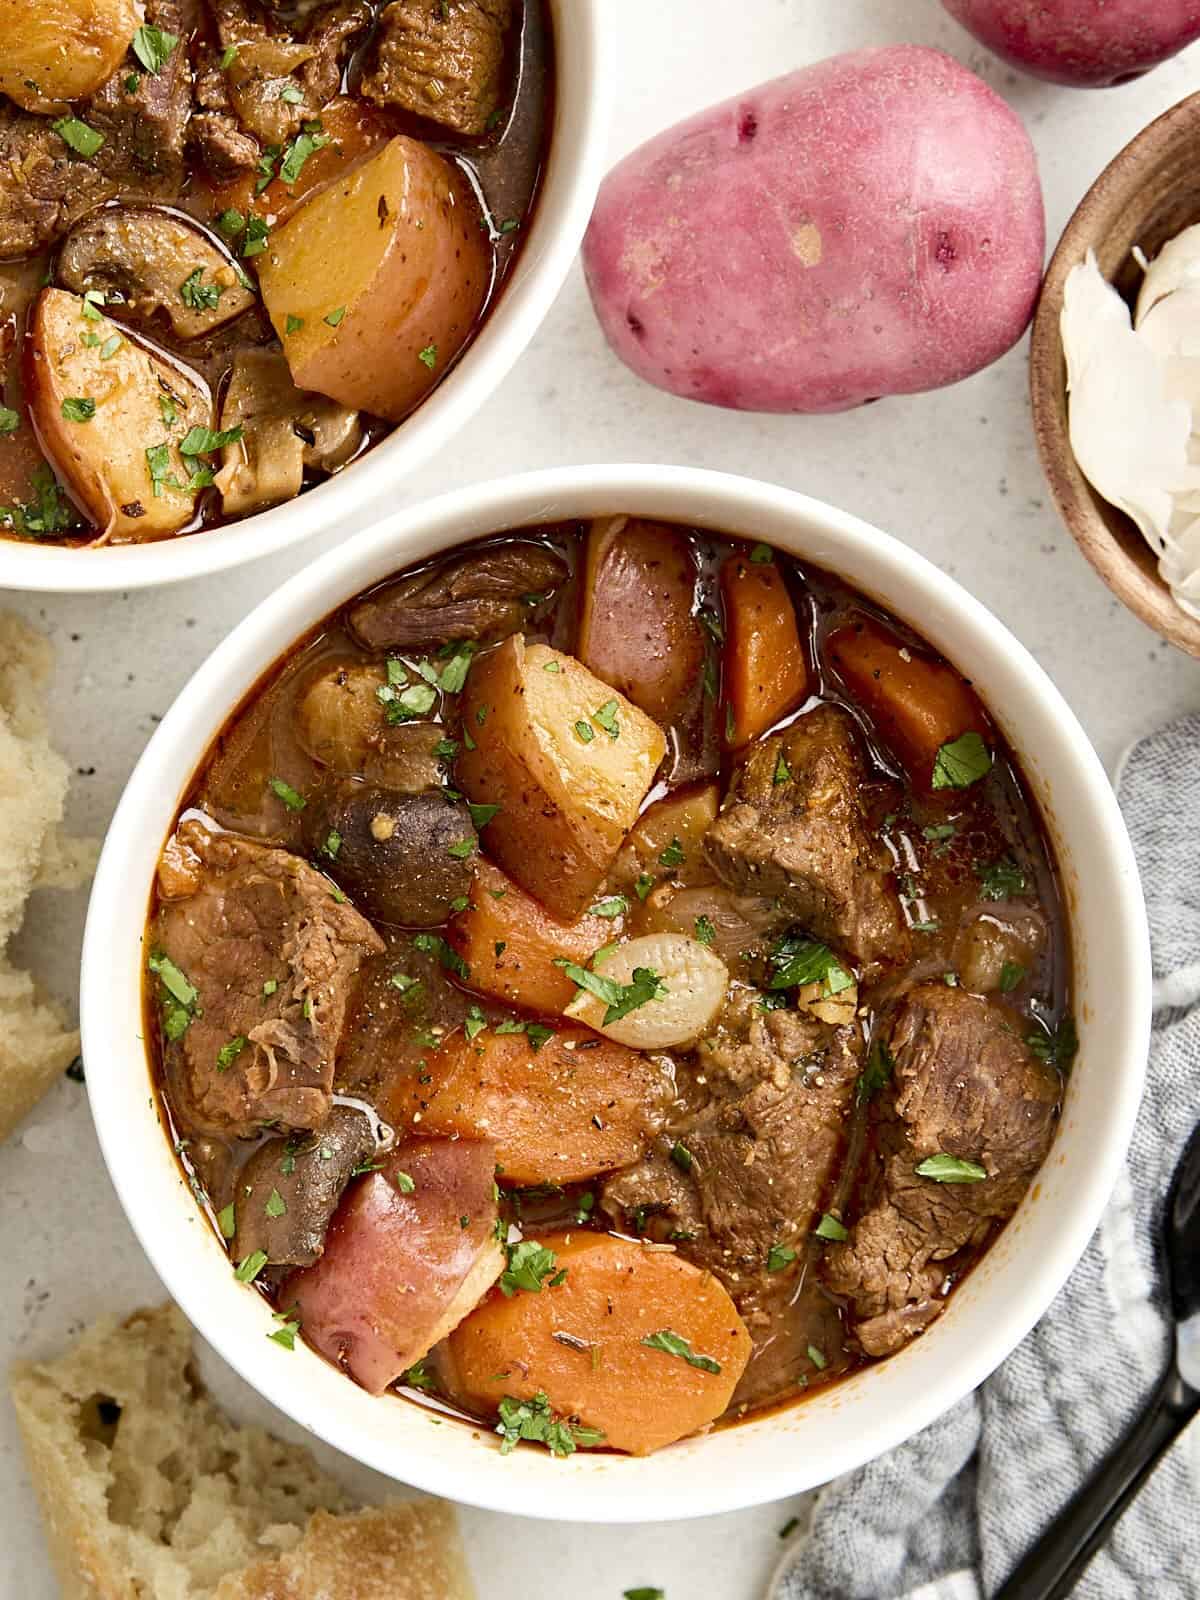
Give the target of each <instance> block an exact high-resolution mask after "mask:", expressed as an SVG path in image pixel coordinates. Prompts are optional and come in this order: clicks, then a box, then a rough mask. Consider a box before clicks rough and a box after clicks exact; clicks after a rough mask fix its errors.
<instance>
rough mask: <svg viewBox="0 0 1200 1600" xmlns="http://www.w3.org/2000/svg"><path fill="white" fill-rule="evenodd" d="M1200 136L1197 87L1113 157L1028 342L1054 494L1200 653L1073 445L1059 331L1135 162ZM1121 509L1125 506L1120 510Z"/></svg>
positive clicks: (1077, 222)
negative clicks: (1074, 285)
mask: <svg viewBox="0 0 1200 1600" xmlns="http://www.w3.org/2000/svg"><path fill="white" fill-rule="evenodd" d="M1185 131H1186V132H1187V133H1188V134H1189V135H1191V136H1192V137H1193V138H1196V137H1198V136H1200V92H1196V93H1194V94H1190V95H1188V96H1186V97H1185V98H1184V99H1183V100H1180V101H1178V102H1177V103H1176V104H1175V105H1173V106H1171V107H1169V108H1168V109H1167V110H1166V111H1164V112H1162V114H1161V115H1160V116H1158V117H1156V118H1155V119H1154V121H1153V122H1150V123H1148V124H1147V125H1146V127H1144V128H1143V129H1142V130H1141V132H1140V133H1138V134H1135V135H1134V137H1133V138H1132V139H1131V140H1130V141H1129V143H1128V144H1127V145H1125V146H1124V147H1123V148H1122V149H1121V150H1119V151H1118V152H1117V154H1116V155H1115V156H1114V157H1113V158H1112V160H1111V161H1110V162H1109V163H1108V165H1107V166H1106V167H1105V168H1104V170H1103V172H1101V173H1100V175H1099V177H1098V178H1097V179H1096V181H1095V182H1094V183H1093V184H1092V185H1091V187H1090V188H1089V189H1088V191H1087V193H1086V194H1085V195H1084V196H1083V198H1082V200H1080V202H1079V204H1078V205H1077V206H1076V208H1075V210H1074V211H1073V212H1072V214H1071V218H1070V220H1069V221H1068V223H1067V225H1066V227H1065V228H1064V229H1063V231H1062V234H1061V236H1060V238H1059V241H1058V244H1057V245H1056V246H1055V249H1054V253H1053V255H1052V256H1051V258H1050V264H1049V266H1048V267H1047V268H1046V273H1045V277H1044V278H1043V279H1042V287H1041V290H1040V292H1039V295H1038V301H1037V306H1036V308H1035V310H1034V315H1033V329H1032V333H1031V336H1030V345H1029V399H1030V408H1031V410H1032V414H1033V431H1034V438H1035V440H1036V441H1037V449H1038V455H1039V456H1040V458H1041V463H1042V470H1043V472H1044V474H1045V477H1046V481H1047V483H1048V485H1049V488H1050V494H1051V497H1052V498H1053V500H1054V504H1055V507H1056V508H1057V510H1058V514H1059V516H1060V518H1061V519H1062V522H1063V523H1064V525H1065V526H1066V528H1067V531H1068V532H1069V533H1070V535H1071V537H1072V538H1073V539H1074V540H1075V543H1076V544H1077V545H1078V546H1079V549H1080V551H1081V552H1082V554H1083V555H1084V556H1085V557H1086V559H1087V560H1088V562H1089V563H1090V564H1091V566H1092V567H1093V568H1094V569H1095V570H1096V572H1098V573H1099V575H1100V577H1101V578H1102V579H1103V580H1104V582H1105V584H1106V585H1107V586H1108V588H1109V589H1110V591H1111V592H1112V593H1113V594H1114V595H1116V597H1117V599H1118V600H1120V602H1121V603H1122V605H1124V606H1126V607H1127V608H1128V610H1130V611H1131V612H1132V613H1133V614H1134V616H1136V617H1137V618H1138V619H1139V620H1140V621H1141V622H1144V623H1145V624H1146V626H1147V627H1148V628H1151V629H1153V631H1154V632H1155V633H1156V634H1158V636H1159V637H1160V638H1162V639H1165V640H1166V641H1167V643H1168V644H1171V645H1174V646H1175V647H1176V649H1178V650H1182V651H1184V652H1185V653H1186V654H1187V655H1190V656H1197V657H1200V620H1197V619H1196V618H1194V617H1189V616H1188V614H1187V613H1186V612H1185V611H1184V610H1182V609H1181V607H1179V606H1178V605H1176V603H1175V601H1174V599H1173V598H1172V596H1171V591H1170V589H1169V588H1168V587H1167V585H1166V584H1165V583H1164V582H1163V580H1162V579H1161V578H1160V577H1159V575H1158V571H1157V562H1156V561H1155V559H1154V555H1153V552H1152V551H1151V550H1150V548H1149V546H1148V545H1145V542H1144V540H1142V535H1141V533H1140V532H1139V531H1138V529H1137V528H1136V527H1135V526H1134V524H1133V523H1132V521H1131V522H1130V523H1129V527H1130V529H1131V530H1132V537H1131V539H1130V543H1134V540H1136V541H1137V544H1136V546H1135V548H1137V549H1138V551H1139V554H1143V547H1144V554H1143V560H1142V561H1141V562H1139V561H1138V560H1137V559H1136V558H1135V557H1134V555H1133V554H1131V552H1130V550H1129V549H1128V548H1127V547H1126V545H1125V544H1124V543H1122V541H1121V540H1120V539H1119V538H1118V537H1117V536H1116V535H1115V534H1114V532H1113V530H1112V529H1111V528H1110V527H1109V525H1108V523H1107V522H1106V521H1105V519H1104V517H1103V516H1102V515H1101V514H1100V511H1099V509H1098V506H1097V501H1098V500H1099V499H1100V498H1101V497H1100V495H1099V494H1098V493H1097V491H1096V490H1094V489H1093V488H1092V486H1091V484H1090V483H1089V482H1088V480H1087V479H1086V478H1085V477H1084V475H1083V472H1082V470H1081V468H1080V466H1079V463H1078V462H1077V461H1076V459H1075V454H1074V451H1073V450H1072V449H1071V441H1070V436H1069V433H1068V431H1067V426H1066V416H1065V411H1064V410H1063V409H1062V407H1060V399H1063V398H1065V393H1066V389H1065V385H1066V376H1065V361H1064V356H1063V349H1062V337H1061V333H1060V317H1061V314H1062V303H1063V289H1064V286H1065V283H1066V279H1067V276H1068V274H1069V273H1070V271H1071V269H1072V268H1073V267H1075V266H1077V265H1078V264H1079V263H1080V262H1081V261H1083V259H1084V257H1085V256H1086V254H1087V251H1088V250H1089V249H1090V248H1092V247H1093V244H1094V239H1095V233H1096V223H1095V220H1094V213H1096V212H1100V213H1101V215H1102V217H1105V216H1107V215H1109V214H1111V213H1112V212H1113V211H1116V210H1119V209H1121V208H1122V200H1123V196H1124V195H1125V194H1126V193H1127V191H1128V189H1129V187H1130V184H1129V181H1128V180H1129V176H1130V169H1131V168H1132V169H1134V172H1136V169H1137V168H1138V167H1139V165H1140V164H1141V163H1142V162H1143V161H1144V160H1145V158H1146V156H1147V153H1148V152H1150V151H1153V150H1156V149H1158V148H1160V147H1166V146H1169V145H1171V144H1174V143H1175V142H1176V141H1177V140H1178V139H1179V138H1180V137H1181V134H1182V133H1183V132H1185ZM1118 514H1121V513H1118Z"/></svg>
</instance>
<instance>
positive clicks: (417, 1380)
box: [400, 1356, 437, 1393]
mask: <svg viewBox="0 0 1200 1600" xmlns="http://www.w3.org/2000/svg"><path fill="white" fill-rule="evenodd" d="M400 1382H401V1383H402V1384H404V1385H405V1387H406V1388H409V1389H420V1390H422V1391H423V1392H424V1393H428V1392H429V1391H430V1390H432V1389H436V1388H437V1384H436V1383H435V1382H434V1380H433V1378H432V1376H431V1375H430V1374H429V1373H428V1372H426V1370H425V1358H424V1356H422V1357H421V1359H420V1361H416V1362H414V1363H413V1365H412V1366H411V1367H409V1369H408V1371H407V1372H402V1373H401V1374H400Z"/></svg>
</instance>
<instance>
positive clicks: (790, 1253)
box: [767, 1244, 796, 1272]
mask: <svg viewBox="0 0 1200 1600" xmlns="http://www.w3.org/2000/svg"><path fill="white" fill-rule="evenodd" d="M795 1259H796V1252H795V1251H794V1250H793V1249H792V1247H791V1245H790V1244H773V1245H772V1246H771V1248H770V1249H769V1250H768V1251H767V1271H768V1272H782V1271H783V1269H784V1267H790V1266H791V1264H792V1262H793V1261H795Z"/></svg>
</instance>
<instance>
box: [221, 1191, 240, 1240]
mask: <svg viewBox="0 0 1200 1600" xmlns="http://www.w3.org/2000/svg"><path fill="white" fill-rule="evenodd" d="M217 1227H218V1228H220V1230H221V1237H222V1239H232V1238H233V1236H234V1234H235V1233H236V1232H237V1223H236V1221H235V1220H234V1213H233V1201H232V1200H231V1201H230V1202H229V1204H228V1205H227V1206H222V1207H221V1209H220V1211H218V1212H217Z"/></svg>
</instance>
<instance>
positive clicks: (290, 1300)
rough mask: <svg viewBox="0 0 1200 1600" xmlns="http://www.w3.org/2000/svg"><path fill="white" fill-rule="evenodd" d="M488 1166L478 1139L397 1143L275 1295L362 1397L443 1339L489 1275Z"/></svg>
mask: <svg viewBox="0 0 1200 1600" xmlns="http://www.w3.org/2000/svg"><path fill="white" fill-rule="evenodd" d="M495 1163H496V1152H495V1147H494V1146H493V1145H491V1144H487V1143H483V1142H479V1143H475V1144H468V1143H466V1142H465V1141H462V1140H450V1139H410V1140H408V1141H406V1142H405V1143H404V1144H401V1145H399V1146H398V1147H397V1148H396V1149H395V1150H393V1151H392V1152H391V1153H390V1154H389V1155H387V1156H385V1157H384V1158H383V1160H382V1164H381V1166H380V1170H379V1171H378V1172H370V1173H367V1174H366V1175H365V1176H363V1177H361V1178H359V1179H358V1180H357V1181H356V1182H354V1183H353V1184H352V1185H351V1187H350V1188H349V1189H348V1190H347V1192H346V1194H345V1195H344V1197H343V1199H342V1202H341V1204H340V1205H339V1207H338V1209H337V1211H336V1213H335V1215H334V1218H333V1221H332V1223H331V1224H330V1227H329V1232H328V1234H327V1235H326V1238H325V1253H324V1255H323V1256H322V1257H321V1259H320V1260H319V1261H318V1262H317V1263H316V1264H315V1265H314V1266H311V1267H304V1268H302V1269H301V1270H300V1271H299V1272H294V1273H293V1274H292V1275H291V1277H290V1278H288V1279H287V1280H286V1282H285V1283H284V1285H283V1287H282V1289H281V1290H280V1301H279V1303H280V1305H283V1306H288V1307H291V1306H294V1307H295V1308H296V1311H295V1315H296V1316H297V1317H298V1318H299V1321H300V1325H301V1327H302V1328H303V1329H304V1333H305V1336H306V1337H307V1338H308V1339H309V1341H310V1342H311V1343H312V1344H313V1345H315V1346H316V1348H317V1349H318V1350H319V1351H320V1352H321V1354H322V1355H324V1356H327V1357H328V1358H329V1360H330V1361H333V1362H336V1363H337V1364H338V1365H339V1366H342V1367H344V1368H345V1370H346V1371H347V1372H349V1374H350V1376H351V1377H352V1378H354V1379H356V1380H357V1381H358V1382H359V1383H361V1384H362V1386H363V1388H364V1389H369V1390H370V1392H371V1393H372V1394H382V1393H383V1391H384V1389H386V1388H387V1386H388V1384H390V1383H393V1382H394V1381H395V1380H396V1379H397V1378H398V1377H399V1376H400V1375H401V1373H403V1372H406V1371H407V1370H408V1368H409V1367H411V1366H412V1365H413V1364H414V1363H415V1362H417V1361H419V1360H420V1359H421V1357H422V1356H423V1355H425V1354H426V1353H427V1352H428V1351H429V1350H431V1349H432V1347H433V1346H434V1345H435V1344H437V1343H438V1342H439V1340H441V1339H444V1338H445V1337H446V1335H447V1334H448V1333H449V1332H450V1330H451V1329H452V1328H453V1327H455V1326H456V1325H457V1324H458V1323H459V1322H461V1321H462V1319H463V1317H465V1316H466V1315H467V1313H468V1312H469V1311H470V1310H471V1309H472V1308H473V1307H474V1306H475V1305H476V1304H477V1303H478V1301H479V1300H480V1298H481V1297H482V1296H483V1294H484V1293H485V1292H486V1291H487V1290H488V1289H489V1288H490V1287H491V1285H492V1284H493V1283H494V1282H495V1281H496V1279H497V1278H498V1277H499V1276H500V1273H501V1271H502V1270H503V1268H504V1252H503V1250H501V1248H500V1246H499V1244H498V1243H497V1242H496V1217H497V1212H496V1200H495V1191H494V1187H493V1184H494V1177H493V1173H494V1170H495ZM464 1218H465V1219H466V1220H465V1222H464V1220H463V1219H464Z"/></svg>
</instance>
